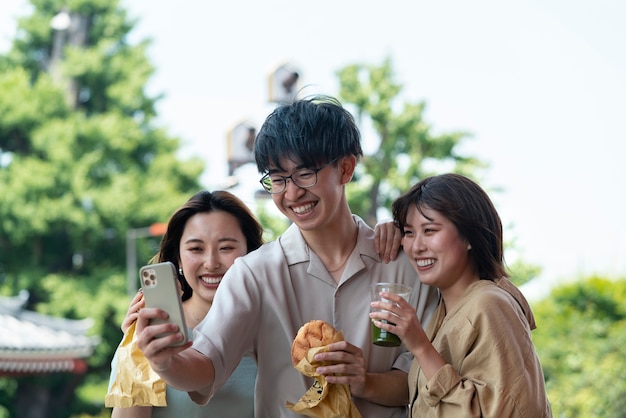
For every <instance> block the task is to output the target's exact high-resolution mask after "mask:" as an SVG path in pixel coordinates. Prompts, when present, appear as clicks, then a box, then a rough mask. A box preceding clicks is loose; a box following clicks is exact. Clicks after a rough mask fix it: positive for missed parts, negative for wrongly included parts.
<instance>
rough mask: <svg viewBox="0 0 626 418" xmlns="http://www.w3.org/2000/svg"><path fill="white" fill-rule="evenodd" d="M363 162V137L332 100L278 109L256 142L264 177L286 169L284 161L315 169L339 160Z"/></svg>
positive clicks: (319, 98)
mask: <svg viewBox="0 0 626 418" xmlns="http://www.w3.org/2000/svg"><path fill="white" fill-rule="evenodd" d="M349 155H354V156H356V157H357V159H358V158H360V157H361V156H362V155H363V150H362V149H361V135H360V133H359V129H358V127H357V125H356V123H355V121H354V118H353V117H352V115H351V114H350V112H348V111H347V110H345V109H344V108H343V107H342V106H341V103H340V102H339V101H338V100H337V99H334V98H332V97H329V96H313V97H309V98H305V99H300V100H297V101H295V102H293V103H291V104H287V105H283V106H280V107H278V108H276V109H275V110H274V111H273V112H272V113H271V114H270V115H269V116H268V117H267V119H266V120H265V122H264V123H263V126H261V129H260V130H259V133H258V135H257V137H256V140H255V141H254V158H255V160H256V164H257V168H258V169H259V172H260V173H267V172H268V171H269V170H270V168H271V167H276V168H278V169H281V170H282V169H283V167H281V166H280V159H281V158H288V159H291V160H292V161H295V162H299V163H301V164H302V166H303V167H304V168H315V167H319V166H321V165H323V164H326V163H328V162H330V161H333V160H335V159H337V158H341V157H345V156H349Z"/></svg>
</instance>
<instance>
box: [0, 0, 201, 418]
mask: <svg viewBox="0 0 626 418" xmlns="http://www.w3.org/2000/svg"><path fill="white" fill-rule="evenodd" d="M32 6H33V8H32V14H31V15H29V16H26V17H24V18H21V19H20V20H19V24H18V31H17V33H16V36H15V40H14V42H13V46H12V48H11V50H10V51H9V52H8V53H7V54H6V55H4V56H1V57H0V184H1V185H2V186H1V187H0V291H1V292H2V293H3V294H11V295H13V294H16V293H17V292H18V291H19V290H21V289H27V290H29V291H30V294H31V300H30V308H31V309H37V310H39V311H41V312H45V313H49V314H53V315H57V316H63V317H68V318H85V317H91V318H94V319H96V326H95V327H94V333H95V334H97V335H100V336H104V337H105V338H103V342H102V344H100V345H99V346H98V348H97V350H96V353H95V355H94V356H93V358H91V359H90V366H91V368H90V372H89V374H88V375H87V376H84V378H85V379H86V380H90V379H92V376H94V375H97V376H100V377H99V379H100V380H101V381H104V375H105V374H107V375H108V369H109V362H110V358H111V355H112V352H113V350H114V349H115V346H116V345H117V343H118V342H119V339H120V337H121V333H120V331H119V323H120V321H121V319H122V317H121V314H122V313H123V312H125V310H126V307H127V301H128V298H127V296H126V286H125V266H126V233H127V231H128V230H129V229H131V228H142V227H146V226H148V225H151V224H152V223H155V222H165V221H167V217H168V216H169V214H170V213H171V212H172V211H173V210H174V209H175V208H176V207H178V206H180V205H181V204H182V203H183V202H184V201H185V200H186V199H187V198H188V197H189V196H190V195H191V194H192V193H194V192H196V191H197V190H198V189H199V188H200V185H199V183H198V179H199V177H200V174H201V172H202V170H203V169H204V166H203V163H202V162H201V161H200V160H198V159H189V160H187V161H181V160H179V159H178V158H177V156H176V152H177V151H178V149H179V147H180V141H179V139H178V138H175V137H171V136H169V135H168V133H167V132H166V131H165V129H163V128H162V127H160V126H158V124H157V122H156V112H155V108H154V106H155V103H156V101H157V100H158V99H159V98H158V97H150V96H149V95H148V94H147V93H146V92H145V85H146V83H147V81H148V79H149V77H150V76H151V74H152V72H153V68H152V66H151V64H150V63H149V62H148V60H147V57H146V48H147V47H148V45H149V43H148V42H147V41H145V42H141V43H139V44H137V45H131V44H130V43H129V42H128V41H127V37H128V34H129V32H130V31H131V29H132V27H133V25H134V22H133V21H132V20H130V19H129V18H128V17H127V15H126V12H125V11H124V10H123V9H122V8H120V7H119V5H118V2H117V1H115V0H113V1H112V0H96V1H94V0H72V1H69V2H68V1H64V0H32ZM59 13H61V15H59ZM55 16H57V17H58V16H62V17H63V18H65V23H66V25H65V26H63V25H61V26H57V28H56V29H54V28H52V27H51V21H52V20H53V19H55ZM60 23H61V24H62V23H63V21H61V22H60ZM156 244H157V242H156V241H155V240H143V241H142V242H137V245H138V248H139V257H138V260H139V262H140V263H141V262H147V261H148V259H149V258H150V256H152V255H153V254H154V252H155V249H156ZM81 379H82V378H81ZM80 384H81V381H76V378H75V377H73V376H65V377H64V376H52V377H50V376H48V377H41V378H32V379H23V380H20V381H18V386H17V388H16V387H15V386H13V385H0V391H2V390H5V389H6V390H14V391H15V399H20V393H21V392H20V385H22V386H23V387H27V386H28V387H31V388H32V387H33V385H40V386H48V387H54V388H55V390H58V391H59V393H71V394H73V393H74V391H73V389H74V388H75V387H77V386H78V385H80ZM68 387H69V389H70V390H68V391H65V392H64V389H63V388H66V389H67V388H68ZM68 396H69V395H68ZM56 398H57V400H58V399H60V398H62V396H61V395H59V396H56ZM51 402H53V400H52V401H51ZM68 402H69V405H75V404H80V403H81V402H84V400H83V401H81V400H80V399H73V400H72V398H71V397H70V399H69V401H68ZM16 403H18V402H17V401H16ZM51 405H52V406H54V405H53V404H52V403H51ZM67 405H68V404H65V407H64V408H58V409H56V410H57V411H58V414H59V415H58V416H68V415H63V414H69V413H70V410H71V409H73V407H71V406H70V407H67ZM50 409H51V410H52V409H55V408H50ZM12 412H13V413H15V414H17V415H19V414H18V413H17V412H16V411H12Z"/></svg>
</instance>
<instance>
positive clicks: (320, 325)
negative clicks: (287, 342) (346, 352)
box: [291, 319, 343, 366]
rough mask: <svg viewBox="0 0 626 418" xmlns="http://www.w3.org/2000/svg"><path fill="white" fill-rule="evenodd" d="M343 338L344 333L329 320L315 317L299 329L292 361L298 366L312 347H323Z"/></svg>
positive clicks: (294, 341)
mask: <svg viewBox="0 0 626 418" xmlns="http://www.w3.org/2000/svg"><path fill="white" fill-rule="evenodd" d="M341 340H343V335H342V334H341V333H340V332H339V331H337V330H336V329H335V328H334V327H333V326H332V325H330V324H329V323H328V322H325V321H322V320H321V319H315V320H313V321H309V322H307V323H306V324H304V325H303V326H302V327H300V329H299V330H298V334H297V335H296V338H294V340H293V344H292V346H291V361H292V362H293V365H294V366H296V365H297V364H298V363H300V360H302V359H303V358H304V357H305V356H306V354H307V352H308V351H309V349H310V348H314V347H323V346H325V345H328V344H330V343H333V342H336V341H341Z"/></svg>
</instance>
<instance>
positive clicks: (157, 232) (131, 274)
mask: <svg viewBox="0 0 626 418" xmlns="http://www.w3.org/2000/svg"><path fill="white" fill-rule="evenodd" d="M166 231H167V224H164V223H160V222H157V223H153V224H152V225H150V226H146V227H143V228H131V229H129V230H128V231H126V289H127V291H128V295H129V296H133V295H134V294H135V292H137V276H136V273H137V245H136V240H137V238H147V237H158V236H161V235H164V234H165V232H166Z"/></svg>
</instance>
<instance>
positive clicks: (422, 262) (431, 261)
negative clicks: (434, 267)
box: [415, 258, 435, 267]
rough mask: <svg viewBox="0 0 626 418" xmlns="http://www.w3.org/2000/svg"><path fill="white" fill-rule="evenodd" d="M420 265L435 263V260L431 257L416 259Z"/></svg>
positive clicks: (425, 265)
mask: <svg viewBox="0 0 626 418" xmlns="http://www.w3.org/2000/svg"><path fill="white" fill-rule="evenodd" d="M415 262H416V263H417V265H418V266H419V267H427V266H430V265H431V264H435V260H433V259H432V258H429V259H428V260H416V261H415Z"/></svg>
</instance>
